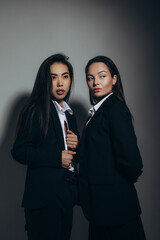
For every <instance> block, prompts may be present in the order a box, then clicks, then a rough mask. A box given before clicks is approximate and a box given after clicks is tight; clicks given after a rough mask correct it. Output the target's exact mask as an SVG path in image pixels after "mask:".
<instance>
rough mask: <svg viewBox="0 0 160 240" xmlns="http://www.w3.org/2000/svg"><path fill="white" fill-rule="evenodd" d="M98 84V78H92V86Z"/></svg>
mask: <svg viewBox="0 0 160 240" xmlns="http://www.w3.org/2000/svg"><path fill="white" fill-rule="evenodd" d="M98 84H99V80H98V76H96V77H95V78H94V81H93V85H94V86H96V85H98Z"/></svg>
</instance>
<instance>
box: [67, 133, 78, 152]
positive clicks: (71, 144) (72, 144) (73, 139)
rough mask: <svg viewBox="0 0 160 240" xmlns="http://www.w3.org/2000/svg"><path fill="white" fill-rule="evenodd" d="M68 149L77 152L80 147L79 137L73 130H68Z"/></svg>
mask: <svg viewBox="0 0 160 240" xmlns="http://www.w3.org/2000/svg"><path fill="white" fill-rule="evenodd" d="M66 142H67V147H68V148H70V149H72V150H75V149H76V148H77V146H78V137H77V135H75V134H74V133H73V132H72V131H71V130H67V136H66Z"/></svg>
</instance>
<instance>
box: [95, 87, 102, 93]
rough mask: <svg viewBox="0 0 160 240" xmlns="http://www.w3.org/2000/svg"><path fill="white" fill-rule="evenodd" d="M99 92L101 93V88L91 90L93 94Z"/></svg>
mask: <svg viewBox="0 0 160 240" xmlns="http://www.w3.org/2000/svg"><path fill="white" fill-rule="evenodd" d="M100 91H101V88H94V89H93V92H94V93H97V92H100Z"/></svg>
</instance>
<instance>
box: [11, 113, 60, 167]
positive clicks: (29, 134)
mask: <svg viewBox="0 0 160 240" xmlns="http://www.w3.org/2000/svg"><path fill="white" fill-rule="evenodd" d="M38 119H39V114H38V112H37V111H36V112H35V114H34V116H33V122H32V126H31V128H29V126H30V124H29V123H30V121H27V123H26V124H24V123H22V125H21V128H20V130H19V132H18V135H17V137H16V140H15V142H14V144H13V148H12V150H11V155H12V157H13V158H14V159H15V160H16V161H18V162H19V163H22V164H25V165H28V166H31V167H61V151H60V149H59V148H58V146H57V141H56V139H55V141H52V142H50V143H48V144H45V140H44V141H43V138H42V133H41V130H40V126H39V124H38V121H39V120H38Z"/></svg>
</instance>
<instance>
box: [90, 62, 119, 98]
mask: <svg viewBox="0 0 160 240" xmlns="http://www.w3.org/2000/svg"><path fill="white" fill-rule="evenodd" d="M116 82H117V75H114V76H113V77H112V76H111V73H110V70H109V68H108V67H107V65H106V64H105V63H103V62H95V63H92V64H91V65H90V66H89V68H88V73H87V84H88V87H89V89H90V91H91V94H92V96H93V97H94V98H95V99H96V101H97V102H99V101H100V100H102V99H103V98H104V97H105V96H106V95H108V94H109V93H111V92H112V87H113V85H115V84H116Z"/></svg>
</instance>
